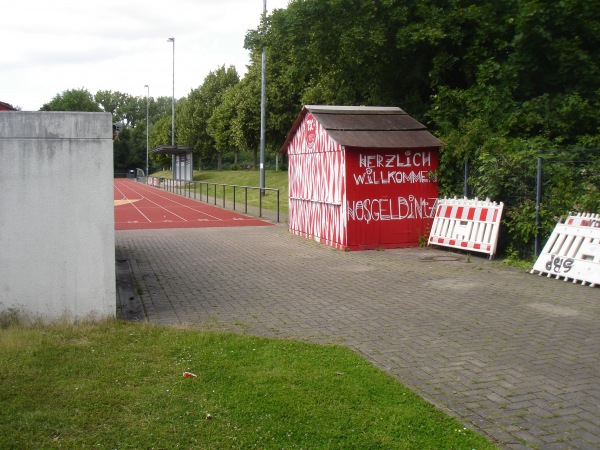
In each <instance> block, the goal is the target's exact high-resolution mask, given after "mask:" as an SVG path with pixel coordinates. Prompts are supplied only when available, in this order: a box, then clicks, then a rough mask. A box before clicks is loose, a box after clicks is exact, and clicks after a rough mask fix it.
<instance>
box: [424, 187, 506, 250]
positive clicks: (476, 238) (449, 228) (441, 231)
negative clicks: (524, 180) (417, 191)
mask: <svg viewBox="0 0 600 450" xmlns="http://www.w3.org/2000/svg"><path fill="white" fill-rule="evenodd" d="M503 209H504V203H500V204H498V203H496V202H491V201H490V200H489V199H487V200H485V201H483V200H479V199H474V200H469V199H467V198H464V199H457V198H454V199H446V198H444V199H438V201H437V205H436V213H435V218H434V219H433V225H432V226H431V233H430V234H429V245H439V246H444V247H453V248H458V249H461V250H472V251H475V252H480V253H486V254H488V255H490V259H492V258H493V257H494V255H495V254H496V246H497V244H498V231H499V228H500V217H501V216H502V210H503Z"/></svg>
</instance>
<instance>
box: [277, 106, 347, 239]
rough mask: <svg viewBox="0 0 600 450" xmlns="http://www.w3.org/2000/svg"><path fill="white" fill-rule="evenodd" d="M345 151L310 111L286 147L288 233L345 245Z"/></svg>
mask: <svg viewBox="0 0 600 450" xmlns="http://www.w3.org/2000/svg"><path fill="white" fill-rule="evenodd" d="M345 173H346V169H345V154H344V151H343V149H342V147H341V146H340V145H339V144H337V143H336V142H335V141H333V139H331V137H330V136H329V134H328V133H327V131H326V130H325V129H324V128H323V127H322V125H321V124H320V123H319V122H317V120H315V118H314V117H313V115H312V114H307V115H306V117H305V118H304V121H303V122H302V124H301V125H300V127H299V128H298V130H297V131H296V134H295V136H294V138H293V140H292V142H291V143H290V145H289V147H288V176H289V212H288V224H289V230H290V232H291V233H293V234H296V235H298V236H302V237H307V238H313V239H315V240H316V241H318V242H323V243H325V244H327V245H331V246H333V247H335V248H340V249H343V248H346V221H345V215H344V207H345V202H344V200H345V198H346V194H345V183H344V176H345Z"/></svg>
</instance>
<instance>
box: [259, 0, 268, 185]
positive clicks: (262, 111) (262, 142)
mask: <svg viewBox="0 0 600 450" xmlns="http://www.w3.org/2000/svg"><path fill="white" fill-rule="evenodd" d="M266 17H267V0H263V25H266V24H265V19H266ZM263 33H264V30H263ZM266 79H267V46H266V45H264V44H263V49H262V73H261V83H260V194H261V195H265V191H264V188H265V125H266V124H265V122H266V103H267V98H266V97H267V94H266V91H267V80H266Z"/></svg>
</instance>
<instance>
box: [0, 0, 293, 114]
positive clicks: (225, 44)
mask: <svg viewBox="0 0 600 450" xmlns="http://www.w3.org/2000/svg"><path fill="white" fill-rule="evenodd" d="M2 3H3V4H2V7H1V8H0V10H1V11H2V12H1V17H2V26H0V101H3V102H6V103H10V104H12V105H13V106H20V107H21V108H22V109H23V110H24V111H37V110H38V109H39V108H41V107H42V105H43V104H44V103H48V102H49V101H50V100H52V98H53V97H54V96H55V95H56V94H59V93H61V92H63V91H65V90H68V89H80V88H86V89H87V90H88V91H89V92H90V93H91V94H92V95H94V94H95V93H96V92H97V91H98V90H110V91H119V92H123V93H128V94H131V95H133V96H142V97H145V96H146V88H145V87H144V85H145V84H147V85H149V86H150V96H151V97H155V98H156V97H159V96H167V97H170V96H171V95H172V91H173V78H172V76H173V66H172V64H173V44H172V43H171V42H167V39H168V38H170V37H175V97H176V98H181V97H184V96H186V95H188V94H189V92H190V90H191V89H194V88H197V87H198V86H200V85H201V84H202V82H203V81H204V78H205V77H206V75H208V73H209V72H210V71H214V70H216V69H217V68H218V67H220V66H222V65H225V66H226V67H229V66H230V65H233V66H235V67H236V68H237V71H238V73H239V74H240V76H242V75H243V74H244V73H245V72H246V65H247V64H248V63H249V53H248V51H246V50H245V49H244V37H245V35H246V32H247V30H249V29H255V28H256V27H258V25H259V23H260V17H261V14H262V11H263V0H160V1H159V0H13V1H8V0H5V1H3V2H2ZM287 4H288V0H267V9H268V11H269V12H271V11H272V10H273V9H275V8H285V7H286V6H287Z"/></svg>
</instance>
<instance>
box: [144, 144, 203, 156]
mask: <svg viewBox="0 0 600 450" xmlns="http://www.w3.org/2000/svg"><path fill="white" fill-rule="evenodd" d="M192 151H194V147H183V146H181V145H159V146H158V147H155V148H153V149H152V150H150V152H151V153H152V154H154V155H181V154H182V153H190V152H192Z"/></svg>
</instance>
